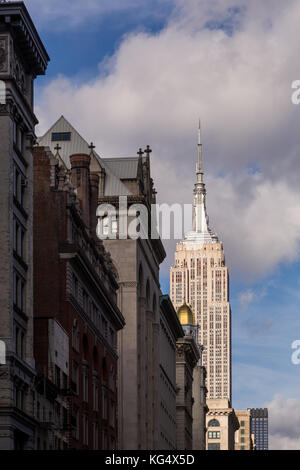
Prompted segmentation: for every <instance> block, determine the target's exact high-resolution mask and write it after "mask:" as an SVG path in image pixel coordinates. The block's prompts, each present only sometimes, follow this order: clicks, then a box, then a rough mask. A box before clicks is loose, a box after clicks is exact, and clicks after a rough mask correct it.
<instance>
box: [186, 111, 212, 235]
mask: <svg viewBox="0 0 300 470" xmlns="http://www.w3.org/2000/svg"><path fill="white" fill-rule="evenodd" d="M196 175H197V181H196V183H195V187H194V203H193V229H192V231H191V232H189V233H188V234H187V236H186V238H185V242H195V243H198V244H203V243H214V242H216V241H218V237H217V235H216V234H215V233H214V232H213V230H211V229H210V228H209V219H208V215H207V211H206V189H205V184H204V181H203V170H202V143H201V122H200V119H199V126H198V162H197V165H196Z"/></svg>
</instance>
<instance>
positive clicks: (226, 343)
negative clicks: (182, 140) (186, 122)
mask: <svg viewBox="0 0 300 470" xmlns="http://www.w3.org/2000/svg"><path fill="white" fill-rule="evenodd" d="M196 177H197V181H196V184H195V187H194V202H193V227H192V231H190V232H189V233H187V235H186V236H185V238H184V239H183V240H182V241H181V242H180V243H178V244H177V246H176V252H175V263H174V266H173V267H171V269H170V290H171V299H172V302H173V304H174V306H175V308H176V310H177V309H178V308H179V307H180V306H181V305H182V304H184V303H185V302H186V303H188V304H189V305H190V306H191V308H192V310H193V312H194V314H195V316H196V320H197V324H198V328H199V334H198V338H199V343H200V344H202V345H203V347H204V350H203V353H202V361H203V365H204V366H205V367H206V370H207V384H206V385H207V390H208V394H207V399H208V402H207V404H208V407H209V408H220V407H221V408H224V409H225V408H230V407H231V310H230V304H229V278H228V269H227V266H226V265H225V256H224V251H223V245H222V243H221V242H220V241H219V239H218V237H217V235H216V234H215V232H214V231H213V230H212V229H211V228H210V227H209V219H208V215H207V210H206V189H205V184H204V182H203V170H202V144H201V135H200V125H199V136H198V163H197V166H196ZM209 402H210V403H211V406H210V404H209Z"/></svg>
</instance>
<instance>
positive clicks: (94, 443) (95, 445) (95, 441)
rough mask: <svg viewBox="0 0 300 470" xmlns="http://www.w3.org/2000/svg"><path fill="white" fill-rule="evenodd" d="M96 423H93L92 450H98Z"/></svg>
mask: <svg viewBox="0 0 300 470" xmlns="http://www.w3.org/2000/svg"><path fill="white" fill-rule="evenodd" d="M98 434H99V433H98V423H93V446H94V450H98V440H99V436H98Z"/></svg>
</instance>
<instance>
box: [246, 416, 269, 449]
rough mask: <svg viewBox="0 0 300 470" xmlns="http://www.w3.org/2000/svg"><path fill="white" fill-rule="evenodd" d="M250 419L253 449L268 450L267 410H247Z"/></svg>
mask: <svg viewBox="0 0 300 470" xmlns="http://www.w3.org/2000/svg"><path fill="white" fill-rule="evenodd" d="M248 411H250V417H251V434H254V438H255V445H256V446H255V449H256V450H268V448H269V443H268V409H267V408H248Z"/></svg>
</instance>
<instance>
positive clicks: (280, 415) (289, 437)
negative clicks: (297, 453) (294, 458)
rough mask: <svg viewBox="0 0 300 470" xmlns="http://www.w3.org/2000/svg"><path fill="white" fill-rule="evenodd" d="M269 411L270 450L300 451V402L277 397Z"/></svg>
mask: <svg viewBox="0 0 300 470" xmlns="http://www.w3.org/2000/svg"><path fill="white" fill-rule="evenodd" d="M266 407H267V408H268V410H269V448H270V449H272V450H299V449H300V400H299V399H294V398H284V397H282V396H280V395H275V396H274V398H273V400H272V401H271V402H270V403H267V404H266Z"/></svg>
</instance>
